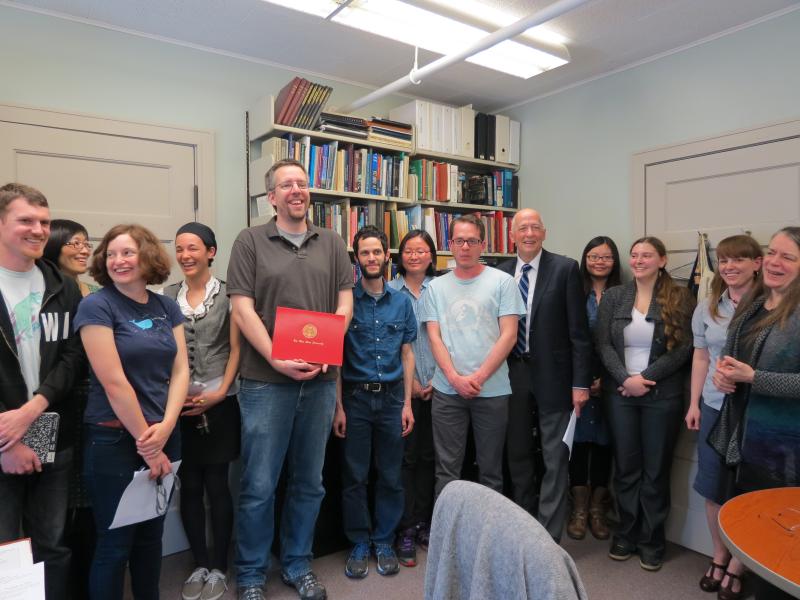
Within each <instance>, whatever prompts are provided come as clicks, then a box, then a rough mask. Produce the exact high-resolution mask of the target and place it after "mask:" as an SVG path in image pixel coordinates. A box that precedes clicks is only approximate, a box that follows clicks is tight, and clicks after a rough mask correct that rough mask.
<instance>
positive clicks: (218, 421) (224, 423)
mask: <svg viewBox="0 0 800 600" xmlns="http://www.w3.org/2000/svg"><path fill="white" fill-rule="evenodd" d="M203 414H204V415H205V417H206V420H207V423H208V425H207V428H205V427H203V426H202V415H200V416H196V417H181V419H180V423H181V442H182V447H183V451H182V456H181V458H182V459H183V464H184V465H190V466H191V465H217V464H220V463H227V462H231V461H232V460H234V459H236V458H237V457H238V456H239V440H240V437H241V434H240V430H241V422H240V420H239V402H238V401H237V399H236V396H228V397H227V398H225V400H223V401H222V402H220V403H219V404H217V405H216V406H212V407H211V408H209V409H208V410H207V411H206V412H205V413H203ZM206 429H207V430H206Z"/></svg>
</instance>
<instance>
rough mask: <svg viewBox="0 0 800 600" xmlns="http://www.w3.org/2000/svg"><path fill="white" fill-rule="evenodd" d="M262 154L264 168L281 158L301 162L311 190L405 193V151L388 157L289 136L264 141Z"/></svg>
mask: <svg viewBox="0 0 800 600" xmlns="http://www.w3.org/2000/svg"><path fill="white" fill-rule="evenodd" d="M261 152H262V159H264V158H265V157H266V159H264V160H263V161H262V163H263V164H262V166H263V167H266V168H269V165H271V164H272V163H274V162H276V161H278V160H281V159H284V158H293V159H295V160H298V161H300V162H301V163H303V166H304V167H305V169H306V172H307V173H308V179H309V185H310V186H311V187H312V188H313V189H320V190H331V191H337V192H345V193H347V192H353V193H360V194H368V195H372V196H393V197H397V198H405V197H406V196H407V193H408V192H407V190H408V164H409V158H408V156H407V155H406V153H405V152H400V153H395V154H391V153H388V152H380V151H376V150H374V149H371V148H358V147H356V146H355V145H354V144H352V143H348V142H339V141H338V140H333V141H331V142H327V143H321V144H315V143H313V142H312V141H311V138H310V136H308V135H303V136H298V135H295V134H291V133H289V134H286V135H284V136H282V137H272V138H269V139H267V140H266V141H264V142H263V143H262V145H261ZM312 191H313V190H312Z"/></svg>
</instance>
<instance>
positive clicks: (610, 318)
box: [594, 281, 692, 396]
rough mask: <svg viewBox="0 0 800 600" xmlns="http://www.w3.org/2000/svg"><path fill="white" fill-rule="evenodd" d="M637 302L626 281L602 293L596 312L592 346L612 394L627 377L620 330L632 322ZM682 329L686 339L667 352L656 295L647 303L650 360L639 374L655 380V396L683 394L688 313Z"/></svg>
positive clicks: (689, 323) (689, 348) (689, 351)
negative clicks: (593, 344) (603, 369)
mask: <svg viewBox="0 0 800 600" xmlns="http://www.w3.org/2000/svg"><path fill="white" fill-rule="evenodd" d="M635 300H636V283H635V282H633V281H629V282H628V283H624V284H622V285H618V286H615V287H613V288H611V289H609V290H608V291H607V292H606V293H605V294H603V300H602V302H600V306H599V310H598V313H597V325H596V326H595V328H594V335H595V346H596V349H597V354H598V355H599V356H600V360H601V361H602V363H603V366H604V367H605V368H606V370H607V371H608V373H609V375H611V377H604V378H603V386H604V388H605V389H606V391H611V392H615V391H616V389H617V386H619V385H622V382H623V381H625V380H626V379H627V378H628V377H629V375H628V370H627V368H626V367H625V337H624V333H623V330H624V329H625V327H627V326H628V325H629V324H630V322H631V321H632V317H631V311H632V310H633V305H634V302H635ZM685 301H686V302H687V303H691V301H692V300H691V296H690V294H689V291H688V290H686V298H685ZM687 314H688V317H687V320H686V323H684V327H685V329H686V336H685V339H684V341H683V343H682V344H680V345H678V346H675V347H674V348H672V350H669V351H668V350H667V340H666V336H665V335H664V321H663V320H662V318H661V306H659V304H658V302H657V300H656V294H655V293H654V294H653V298H652V300H651V301H650V307H649V308H648V309H647V316H646V319H647V320H648V321H651V322H652V323H653V324H654V325H655V328H654V331H653V343H652V345H651V347H650V358H649V359H648V366H647V368H646V369H645V370H644V371H642V373H641V374H642V377H644V378H645V379H650V380H652V381H655V382H656V383H657V384H658V385H656V386H655V388H654V389H653V393H655V394H658V395H667V396H673V395H679V394H682V393H683V372H682V368H683V367H684V366H686V364H687V362H688V360H689V357H690V356H691V354H692V335H691V329H692V321H691V311H687Z"/></svg>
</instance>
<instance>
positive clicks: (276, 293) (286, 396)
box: [227, 160, 353, 600]
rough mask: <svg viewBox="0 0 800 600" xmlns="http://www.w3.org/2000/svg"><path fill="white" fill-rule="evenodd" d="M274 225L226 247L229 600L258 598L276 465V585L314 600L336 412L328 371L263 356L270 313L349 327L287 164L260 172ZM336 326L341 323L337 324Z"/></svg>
mask: <svg viewBox="0 0 800 600" xmlns="http://www.w3.org/2000/svg"><path fill="white" fill-rule="evenodd" d="M266 185H267V190H268V192H267V198H268V199H269V201H270V202H271V203H272V205H273V206H274V207H275V212H276V216H275V218H274V219H273V220H272V221H270V222H269V223H267V224H266V225H259V226H257V227H250V228H248V229H245V230H243V231H242V232H241V233H240V234H239V236H238V237H237V238H236V241H235V242H234V244H233V249H232V251H231V258H230V263H229V266H228V282H227V286H228V295H229V296H230V298H231V304H232V306H233V318H234V319H235V321H236V324H237V325H238V326H239V329H240V330H241V332H242V336H243V338H244V339H243V340H242V349H241V359H240V363H239V371H240V373H241V376H242V380H241V385H240V388H239V389H240V391H239V408H240V411H241V417H242V478H241V493H240V495H239V518H238V529H237V535H236V538H237V539H236V545H237V548H236V568H237V579H238V582H237V583H238V586H239V600H263V598H264V593H263V590H262V588H263V585H264V581H265V579H266V575H267V571H268V567H269V555H270V548H271V546H272V538H273V523H274V505H275V488H276V486H277V484H278V477H279V475H280V473H281V468H282V466H283V464H284V462H286V463H287V470H288V487H287V490H286V499H285V501H284V506H283V515H282V519H281V552H280V554H281V556H280V559H281V567H282V569H281V579H282V580H283V582H284V583H286V584H288V585H291V586H293V587H294V588H295V589H296V590H297V592H298V595H299V596H300V598H302V599H303V600H324V599H325V598H326V597H327V593H326V591H325V587H324V586H323V585H322V583H320V581H319V580H318V579H317V577H316V575H315V574H314V572H313V571H312V570H311V559H312V553H311V547H312V542H313V539H314V526H315V524H316V521H317V515H318V514H319V507H320V504H321V502H322V498H323V496H324V495H325V488H324V487H323V485H322V466H323V463H324V460H325V445H326V443H327V441H328V437H329V436H330V431H331V426H332V424H333V414H334V411H335V408H336V377H337V369H334V368H330V369H329V368H327V365H319V364H311V363H307V362H305V361H302V360H277V359H274V358H273V357H272V336H273V333H274V327H275V312H276V310H277V308H278V306H287V307H292V308H298V309H302V310H309V311H315V312H327V313H336V314H339V315H343V316H344V317H345V324H346V323H347V322H349V320H350V316H351V315H352V311H353V292H352V287H353V270H352V266H351V264H350V257H349V256H348V255H347V248H346V247H345V245H344V241H343V240H342V238H341V236H339V235H337V234H336V233H334V232H333V231H331V230H329V229H323V228H320V227H316V226H315V225H314V224H313V223H311V222H310V221H309V220H308V219H307V218H306V214H307V211H308V205H309V203H310V201H311V196H310V192H309V186H308V175H307V174H306V171H305V169H304V167H303V165H302V163H299V162H297V161H296V160H281V161H278V162H276V163H275V164H274V165H272V167H271V168H270V170H269V171H268V172H267V174H266ZM345 326H346V325H345Z"/></svg>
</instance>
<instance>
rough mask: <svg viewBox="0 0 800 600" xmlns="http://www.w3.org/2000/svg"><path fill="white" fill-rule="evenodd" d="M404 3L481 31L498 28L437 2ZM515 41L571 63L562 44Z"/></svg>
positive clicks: (526, 39) (520, 39)
mask: <svg viewBox="0 0 800 600" xmlns="http://www.w3.org/2000/svg"><path fill="white" fill-rule="evenodd" d="M404 1H405V2H406V4H411V5H412V6H416V7H417V8H422V9H424V10H428V11H431V12H433V13H437V14H440V15H442V16H444V17H449V18H451V19H453V20H455V21H461V22H462V23H466V24H467V25H472V26H473V27H478V28H479V29H485V30H489V31H493V30H495V29H496V28H497V25H496V24H493V23H490V22H489V21H486V20H484V19H483V17H482V16H481V15H480V14H475V13H473V14H465V13H462V12H459V11H458V10H456V9H455V8H452V7H450V6H447V5H444V4H439V3H437V2H436V1H435V0H404ZM523 33H524V32H523ZM514 41H516V42H517V43H519V44H523V45H524V46H530V47H531V48H534V49H536V50H540V51H542V52H546V53H547V54H551V55H553V56H557V57H558V58H560V59H561V60H565V61H567V62H569V58H570V56H569V49H568V48H567V47H566V46H565V45H564V44H560V43H558V42H553V41H549V40H542V39H533V38H531V37H528V36H525V37H518V38H517V39H516V40H514Z"/></svg>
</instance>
